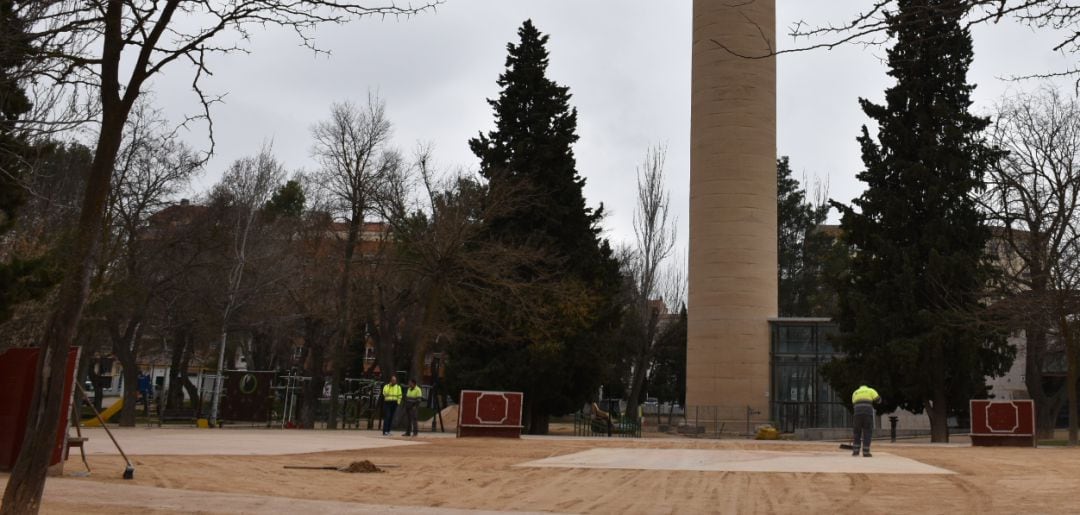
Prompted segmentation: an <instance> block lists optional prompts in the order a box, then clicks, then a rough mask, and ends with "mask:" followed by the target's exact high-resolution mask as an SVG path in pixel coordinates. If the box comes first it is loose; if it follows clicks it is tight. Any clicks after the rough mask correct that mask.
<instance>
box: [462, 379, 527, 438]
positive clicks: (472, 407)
mask: <svg viewBox="0 0 1080 515" xmlns="http://www.w3.org/2000/svg"><path fill="white" fill-rule="evenodd" d="M522 398H523V396H522V394H521V392H485V391H479V390H462V391H461V402H460V403H459V404H458V407H459V410H460V411H459V412H458V413H459V414H458V432H457V435H458V437H463V436H493V437H499V438H520V437H521V428H522V427H523V426H522V425H521V402H522Z"/></svg>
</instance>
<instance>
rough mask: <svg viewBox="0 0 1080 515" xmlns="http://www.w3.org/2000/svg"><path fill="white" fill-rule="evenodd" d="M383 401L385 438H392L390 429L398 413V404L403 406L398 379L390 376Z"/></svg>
mask: <svg viewBox="0 0 1080 515" xmlns="http://www.w3.org/2000/svg"><path fill="white" fill-rule="evenodd" d="M382 399H383V424H382V434H383V436H390V428H391V427H392V426H393V425H394V413H396V412H397V407H398V404H401V385H400V384H397V377H394V376H390V382H389V383H386V384H385V385H384V386H383V388H382Z"/></svg>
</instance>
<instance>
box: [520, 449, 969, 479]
mask: <svg viewBox="0 0 1080 515" xmlns="http://www.w3.org/2000/svg"><path fill="white" fill-rule="evenodd" d="M517 466H519V467H557V468H598V469H631V470H700V471H730V472H821V473H840V474H954V472H952V471H950V470H946V469H943V468H939V467H934V466H932V465H927V464H925V463H921V462H918V461H915V460H912V459H908V458H904V457H901V456H896V455H893V454H889V453H881V452H875V453H874V457H873V458H863V457H861V456H859V457H854V456H852V455H851V453H849V452H847V451H836V452H817V451H797V450H785V451H761V450H700V449H625V448H597V449H590V450H588V451H583V452H578V453H574V454H567V455H563V456H555V457H552V458H545V459H542V460H536V461H530V462H527V463H522V464H519V465H517Z"/></svg>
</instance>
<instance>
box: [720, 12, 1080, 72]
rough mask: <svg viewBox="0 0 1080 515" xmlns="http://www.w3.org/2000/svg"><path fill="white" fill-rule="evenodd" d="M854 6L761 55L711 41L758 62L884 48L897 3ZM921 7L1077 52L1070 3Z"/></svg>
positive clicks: (799, 27)
mask: <svg viewBox="0 0 1080 515" xmlns="http://www.w3.org/2000/svg"><path fill="white" fill-rule="evenodd" d="M860 5H862V10H860V11H858V12H856V13H854V14H852V15H851V16H849V17H847V18H845V19H842V20H839V21H833V22H822V21H816V20H815V21H807V20H799V21H798V22H796V23H794V24H792V26H791V27H789V28H788V35H789V36H791V37H792V38H793V40H794V41H795V46H794V47H792V48H786V49H778V48H776V45H775V42H773V41H765V43H766V46H765V49H766V51H765V52H763V53H758V54H745V53H740V52H738V51H735V50H733V49H732V48H731V47H729V46H728V44H727V42H726V41H724V40H722V39H720V40H713V43H714V44H716V45H717V46H718V47H719V48H721V49H723V50H724V51H726V52H729V53H731V54H732V55H735V56H738V57H743V58H748V59H763V58H767V57H772V56H775V55H779V54H787V53H794V52H805V51H808V50H832V49H835V48H839V47H842V46H845V45H858V46H863V47H873V46H879V45H883V44H885V43H886V42H887V41H888V40H889V34H888V28H889V21H888V19H889V18H890V17H892V16H897V8H896V5H897V0H873V2H868V3H865V4H860ZM926 8H927V9H936V10H939V11H941V12H943V13H956V12H960V13H963V15H964V18H965V20H966V21H965V25H964V26H965V28H971V27H974V26H977V25H986V24H998V23H1000V22H1001V21H1002V20H1005V19H1013V20H1016V21H1017V22H1019V23H1021V24H1022V25H1025V26H1027V27H1030V28H1032V29H1045V30H1054V31H1058V32H1062V33H1063V35H1062V37H1061V39H1060V40H1058V42H1057V43H1056V44H1054V46H1053V47H1051V48H1048V49H1047V50H1051V51H1053V52H1069V53H1077V52H1080V5H1076V4H1075V3H1074V2H1072V1H1070V0H949V1H941V2H934V3H931V4H930V5H928V6H927V7H926ZM901 23H903V20H901ZM1077 76H1080V66H1070V67H1068V68H1066V69H1062V70H1047V71H1046V72H1043V73H1038V74H1029V75H1017V76H1015V77H1013V78H1015V79H1029V78H1046V77H1077ZM1076 84H1077V87H1078V88H1080V78H1078V79H1077V82H1076Z"/></svg>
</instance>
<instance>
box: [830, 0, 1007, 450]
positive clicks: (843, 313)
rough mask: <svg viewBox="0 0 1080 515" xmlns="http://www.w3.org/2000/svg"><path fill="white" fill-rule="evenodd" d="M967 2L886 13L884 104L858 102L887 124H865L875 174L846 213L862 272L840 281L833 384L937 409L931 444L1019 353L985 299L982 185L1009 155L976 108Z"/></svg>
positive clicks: (925, 0) (866, 157) (870, 172)
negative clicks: (987, 134) (873, 127)
mask: <svg viewBox="0 0 1080 515" xmlns="http://www.w3.org/2000/svg"><path fill="white" fill-rule="evenodd" d="M962 5H963V2H962V0H900V1H899V2H898V8H897V10H896V11H894V12H891V13H890V14H889V15H888V17H887V22H888V23H889V26H890V29H889V35H890V36H891V37H894V38H896V43H895V45H894V46H893V47H892V48H891V49H890V50H889V53H888V62H889V68H890V71H889V75H891V76H892V77H894V78H895V79H896V84H895V85H894V86H893V87H891V88H889V89H888V90H887V91H886V94H885V97H886V103H885V105H877V104H874V103H872V102H869V101H867V100H864V99H860V103H861V105H862V108H863V111H864V112H866V114H867V115H868V116H869V117H870V118H872V119H873V120H874V121H876V122H877V123H878V126H879V132H878V138H877V141H875V140H874V139H873V138H871V136H870V133H869V131H868V130H867V129H866V127H865V126H864V127H863V129H862V136H860V137H859V143H860V144H861V146H862V157H863V163H864V165H865V166H866V169H865V171H863V172H861V173H860V174H859V176H858V177H859V179H860V180H862V181H863V182H865V183H866V190H865V191H864V192H863V194H862V196H860V197H859V198H857V199H855V201H854V202H853V204H854V206H845V205H841V204H836V206H837V207H838V208H839V209H840V210H841V212H842V214H843V218H842V221H841V227H842V239H843V241H844V242H845V243H846V244H847V246H848V249H849V253H850V256H851V261H850V270H849V272H850V274H849V275H847V276H845V277H844V278H843V280H842V281H841V282H840V284H839V292H838V293H839V302H840V309H839V316H838V317H837V320H838V322H839V324H840V329H841V331H842V332H843V335H842V336H841V337H840V339H839V341H838V342H837V343H838V346H839V349H840V350H841V351H843V352H844V353H845V357H844V358H843V359H839V360H837V361H834V362H832V363H831V364H829V366H827V367H826V369H825V374H826V377H827V378H828V380H829V382H830V383H831V384H832V385H833V387H834V388H836V389H838V390H839V391H841V392H845V393H847V392H850V391H851V390H852V389H853V388H854V387H855V386H857V385H858V384H859V383H860V382H862V381H865V382H867V384H871V385H873V386H875V387H877V388H878V390H879V391H880V392H881V393H882V396H883V397H884V399H885V408H886V410H892V409H895V408H903V409H906V410H910V411H913V412H915V413H921V412H923V411H925V412H926V413H927V414H928V415H929V417H930V423H931V433H932V438H933V441H935V442H941V441H947V440H948V426H947V419H948V416H949V415H950V414H952V413H954V412H957V413H958V412H960V411H961V410H962V409H963V408H964V407H966V406H967V401H968V399H971V398H976V397H981V396H985V395H986V393H987V387H986V382H985V378H986V376H988V375H1001V374H1003V373H1004V372H1005V371H1006V370H1007V369H1008V367H1009V365H1010V364H1011V362H1012V358H1013V356H1014V354H1015V350H1014V349H1013V348H1011V347H1010V346H1008V345H1007V344H1006V343H1005V341H1004V337H1003V335H1001V334H998V333H996V332H995V331H994V329H993V328H992V327H991V326H989V325H987V324H983V323H980V320H984V319H985V317H986V310H985V309H984V306H983V304H982V302H981V299H982V297H983V292H984V290H983V288H984V285H985V284H986V281H987V279H988V277H989V274H990V273H991V270H990V268H989V264H988V262H987V260H986V256H985V252H986V251H985V249H986V243H987V240H988V238H989V236H990V234H989V231H988V229H987V227H986V226H985V224H984V220H983V218H982V216H981V214H980V213H979V210H978V209H977V208H976V203H975V200H974V198H973V197H974V194H975V193H976V192H978V191H980V190H981V189H982V188H983V181H982V179H983V174H984V173H985V171H986V170H987V169H988V167H989V166H990V164H991V163H992V162H993V161H994V160H995V159H996V158H997V157H998V156H999V154H1000V153H999V151H997V150H996V149H994V148H990V147H989V146H988V145H987V144H986V142H985V140H984V139H983V136H982V131H983V129H985V128H986V127H987V125H988V123H989V120H988V119H986V118H980V117H976V116H973V115H972V114H971V113H970V112H969V111H968V109H969V107H970V106H971V98H970V97H971V92H972V90H973V89H974V86H973V85H971V84H968V83H967V71H968V67H969V65H970V64H971V61H972V46H971V35H970V33H969V31H968V30H967V29H965V28H964V26H963V25H962V24H961V22H960V21H961V17H962V16H963V15H964V9H962Z"/></svg>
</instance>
